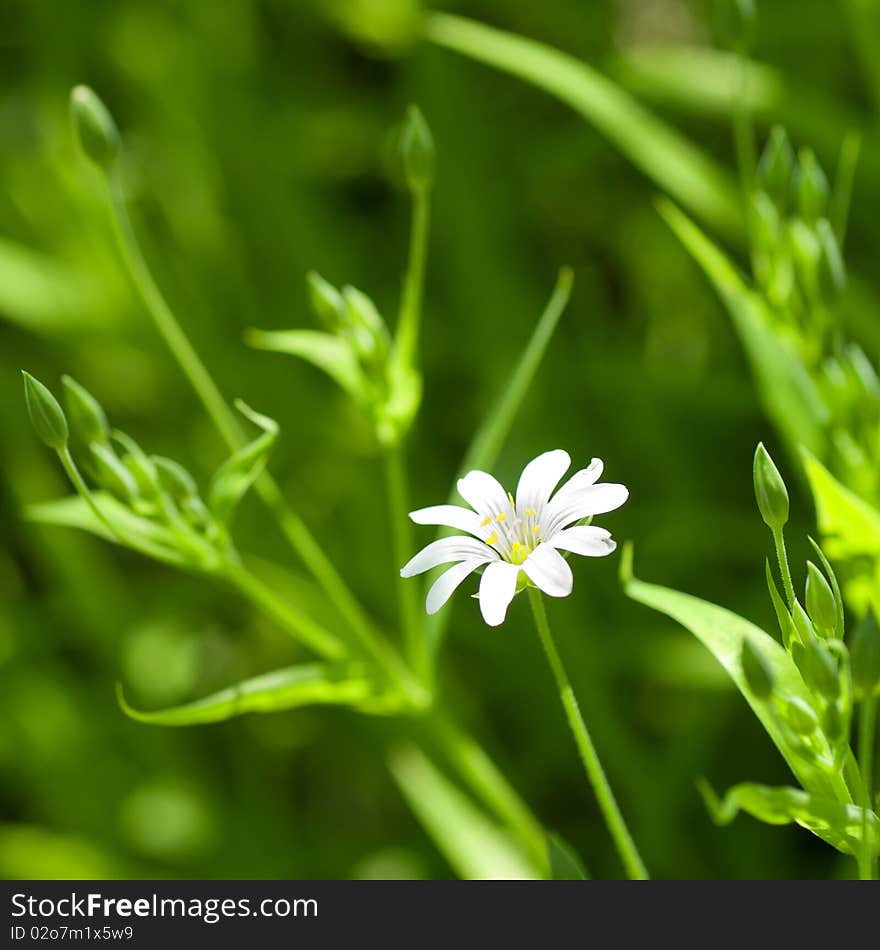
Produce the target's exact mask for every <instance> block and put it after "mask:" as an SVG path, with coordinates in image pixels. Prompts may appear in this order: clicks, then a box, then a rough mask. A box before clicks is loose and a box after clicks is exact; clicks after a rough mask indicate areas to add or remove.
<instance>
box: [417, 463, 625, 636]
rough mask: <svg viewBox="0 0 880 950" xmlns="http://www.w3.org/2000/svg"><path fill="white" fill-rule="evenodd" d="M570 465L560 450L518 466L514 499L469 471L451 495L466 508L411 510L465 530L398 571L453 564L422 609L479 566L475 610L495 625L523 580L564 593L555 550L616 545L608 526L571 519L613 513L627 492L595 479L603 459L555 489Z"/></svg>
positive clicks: (592, 551) (599, 551) (562, 567)
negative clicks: (477, 604) (478, 591)
mask: <svg viewBox="0 0 880 950" xmlns="http://www.w3.org/2000/svg"><path fill="white" fill-rule="evenodd" d="M570 465H571V458H570V457H569V455H568V452H565V451H563V450H562V449H554V450H553V451H551V452H545V453H544V454H543V455H539V456H538V457H537V458H536V459H533V460H532V461H531V462H529V464H528V465H526V467H525V468H524V469H523V473H522V475H521V476H520V479H519V484H518V485H517V487H516V498H514V497H513V495H512V494H510V492H505V491H504V489H503V488H502V487H501V485H500V484H499V482H498V481H497V479H495V478H494V477H493V476H492V475H489V474H488V473H487V472H469V473H468V474H467V475H465V476H464V478H461V479H459V481H458V493H459V494H460V495H461V497H462V498H464V500H465V501H466V502H467V503H468V504H469V505H470V506H471V508H463V507H459V506H458V505H435V506H433V507H431V508H421V509H420V510H419V511H413V512H410V518H412V520H413V521H414V522H415V523H416V524H425V525H443V526H446V527H450V528H457V529H459V530H460V531H466V532H467V533H468V535H470V537H468V536H465V535H456V536H455V537H451V538H441V539H440V540H439V541H434V542H433V543H432V544H429V545H428V546H427V547H426V548H423V549H422V550H421V551H419V553H418V554H417V555H416V556H415V557H414V558H412V560H411V561H409V563H408V564H406V566H405V567H404V568H403V570H401V572H400V575H401V577H413V576H414V575H416V574H423V573H424V572H425V571H429V570H431V569H432V568H434V567H438V566H439V565H441V564H452V563H453V562H454V564H453V566H452V567H450V568H449V570H448V571H446V572H445V573H443V574H442V575H441V576H440V577H439V578H438V579H437V581H436V582H435V583H434V584H433V586H432V587H431V589H430V590H429V591H428V598H427V601H426V604H425V607H426V609H427V611H428V613H429V614H434V613H436V612H437V611H438V610H439V609H440V608H441V607H442V606H443V605H444V604H445V603H446V601H447V600H449V598H450V597H451V596H452V594H453V592H454V591H455V589H456V588H457V587H458V586H459V585H460V584H461V583H462V581H464V579H465V578H466V577H468V576H469V575H470V574H472V573H473V572H474V571H476V570H477V569H478V568H481V567H483V566H484V565H485V570H484V571H483V576H482V578H481V579H480V593H479V598H480V611H481V612H482V614H483V619H484V620H485V621H486V623H487V624H489V626H492V627H497V626H498V625H499V624H500V623H503V621H504V618H505V616H506V614H507V608H508V606H509V605H510V602H511V601H512V600H513V597H514V595H515V594H516V592H517V591H518V590H521V589H522V588H523V587H525V586H526V585H527V584H529V583H531V584H533V585H534V586H535V587H537V588H539V589H540V590H542V591H543V592H544V593H545V594H548V595H549V596H550V597H565V596H567V595H568V594H570V593H571V588H572V574H571V568H570V567H569V565H568V562H567V561H566V560H565V558H564V557H563V556H562V555H561V554H560V553H559V552H560V551H569V552H571V553H572V554H582V555H585V556H586V557H602V556H604V555H606V554H611V552H612V551H613V550H614V549H615V547H616V546H617V545H616V544H615V542H614V541H613V540H612V539H611V534H610V533H609V532H608V531H606V530H605V529H604V528H599V527H596V526H594V525H583V524H577V522H580V521H584V520H585V519H586V518H591V517H592V516H593V515H600V514H604V513H605V512H607V511H614V509H615V508H619V507H620V506H621V505H622V504H623V503H624V502H625V501H626V499H627V498H628V497H629V492H628V491H627V489H626V488H625V487H624V486H623V485H614V484H610V483H603V484H596V482H597V480H598V478H599V476H600V475H601V474H602V461H601V459H593V460H592V462H590V464H589V466H588V467H587V468H585V469H581V470H580V471H579V472H575V473H574V475H572V476H571V478H569V479H568V481H567V482H566V483H565V484H564V485H563V486H562V487H561V488H560V489H559V491H557V492H556V494H555V495H554V494H553V491H554V489H555V488H556V486H557V485H558V484H559V482H560V480H561V478H562V476H563V475H564V474H565V473H566V472H567V471H568V469H569V466H570ZM551 495H552V496H553V497H552V498H551ZM471 509H473V510H471Z"/></svg>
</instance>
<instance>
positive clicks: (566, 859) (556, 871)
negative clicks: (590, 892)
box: [547, 834, 590, 881]
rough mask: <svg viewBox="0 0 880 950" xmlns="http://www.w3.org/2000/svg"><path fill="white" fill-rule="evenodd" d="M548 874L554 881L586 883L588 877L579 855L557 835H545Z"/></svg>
mask: <svg viewBox="0 0 880 950" xmlns="http://www.w3.org/2000/svg"><path fill="white" fill-rule="evenodd" d="M547 853H548V855H549V857H550V874H551V876H552V878H553V880H554V881H588V880H589V879H590V875H589V874H588V873H587V869H586V867H585V866H584V862H583V861H581V859H580V855H578V853H577V852H576V851H575V850H574V848H572V847H571V845H570V844H569V843H568V842H567V841H566V840H565V839H564V838H562V837H560V836H559V835H557V834H549V835H547Z"/></svg>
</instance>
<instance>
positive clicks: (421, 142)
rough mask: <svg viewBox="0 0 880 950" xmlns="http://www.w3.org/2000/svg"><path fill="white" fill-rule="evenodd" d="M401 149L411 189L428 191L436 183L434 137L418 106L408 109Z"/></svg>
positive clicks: (404, 168) (404, 169)
mask: <svg viewBox="0 0 880 950" xmlns="http://www.w3.org/2000/svg"><path fill="white" fill-rule="evenodd" d="M400 150H401V153H402V155H403V171H404V174H405V175H406V183H407V185H408V186H409V189H410V191H412V192H420V191H426V190H427V189H428V188H430V187H431V185H432V184H433V183H434V162H435V151H434V137H433V136H432V135H431V130H430V128H429V127H428V123H427V122H426V121H425V117H424V115H422V112H421V109H419V107H418V106H410V107H409V109H407V113H406V122H405V124H404V127H403V135H402V136H401V140H400Z"/></svg>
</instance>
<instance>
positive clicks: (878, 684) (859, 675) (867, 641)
mask: <svg viewBox="0 0 880 950" xmlns="http://www.w3.org/2000/svg"><path fill="white" fill-rule="evenodd" d="M850 658H851V662H852V677H853V686H854V688H855V693H856V698H857V699H862V700H864V699H867V698H868V697H869V696H873V695H875V694H876V693H877V692H878V691H880V627H878V625H877V618H876V616H875V615H874V611H873V610H872V609H869V610H868V613H867V614H866V615H865V618H864V620H862V622H861V623H860V624H859V625H858V627H856V632H855V634H854V636H853V641H852V645H851V647H850Z"/></svg>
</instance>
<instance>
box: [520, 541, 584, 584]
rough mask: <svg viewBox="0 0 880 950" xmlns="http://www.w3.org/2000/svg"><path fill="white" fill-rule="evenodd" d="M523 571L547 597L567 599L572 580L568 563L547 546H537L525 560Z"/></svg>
mask: <svg viewBox="0 0 880 950" xmlns="http://www.w3.org/2000/svg"><path fill="white" fill-rule="evenodd" d="M523 570H524V571H525V572H526V574H527V575H528V577H529V580H531V581H532V582H533V583H534V584H536V585H537V586H538V587H540V588H541V590H542V591H544V593H545V594H547V595H548V596H549V597H567V596H568V595H569V594H570V593H571V588H572V584H573V583H574V578H573V577H572V575H571V568H570V567H569V566H568V561H566V560H565V558H564V557H563V556H562V555H561V554H560V553H559V552H558V551H556V550H555V549H554V548H551V547H550V545H549V544H539V545H538V546H537V547H536V548H535V550H534V551H532V553H531V554H530V555H529V556H528V557H527V558H526V560H525V563H524V564H523Z"/></svg>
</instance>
